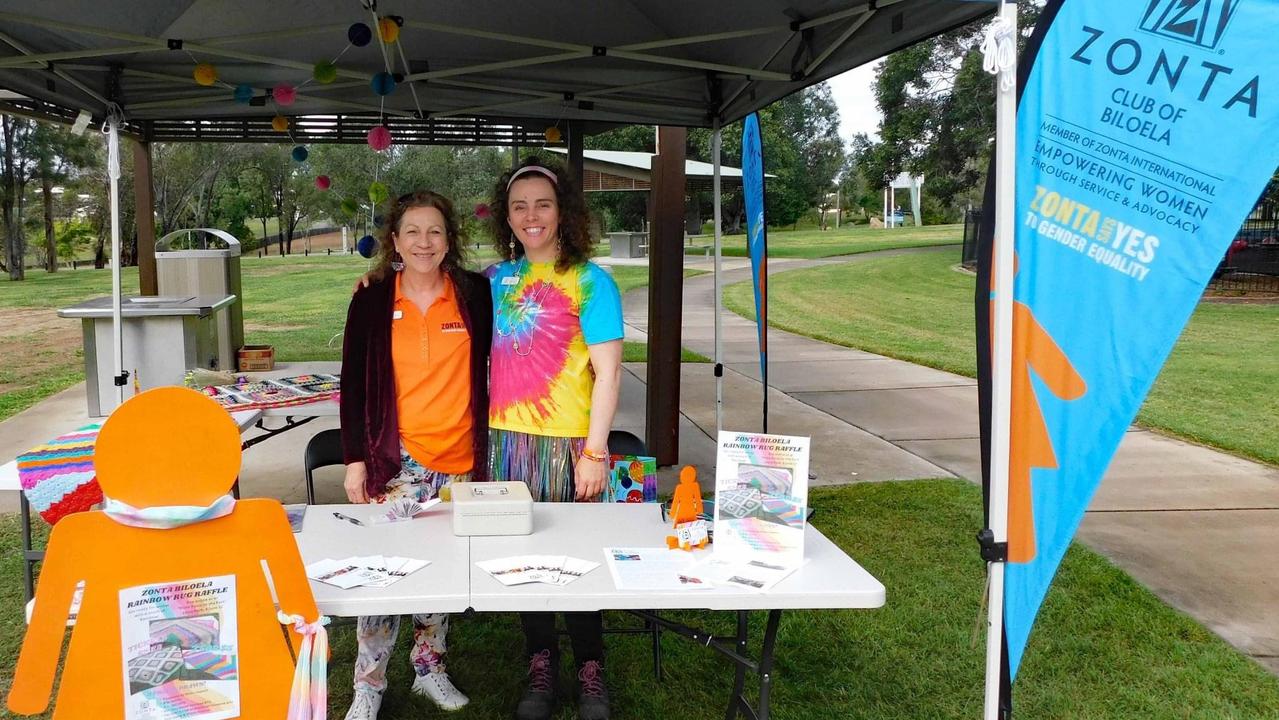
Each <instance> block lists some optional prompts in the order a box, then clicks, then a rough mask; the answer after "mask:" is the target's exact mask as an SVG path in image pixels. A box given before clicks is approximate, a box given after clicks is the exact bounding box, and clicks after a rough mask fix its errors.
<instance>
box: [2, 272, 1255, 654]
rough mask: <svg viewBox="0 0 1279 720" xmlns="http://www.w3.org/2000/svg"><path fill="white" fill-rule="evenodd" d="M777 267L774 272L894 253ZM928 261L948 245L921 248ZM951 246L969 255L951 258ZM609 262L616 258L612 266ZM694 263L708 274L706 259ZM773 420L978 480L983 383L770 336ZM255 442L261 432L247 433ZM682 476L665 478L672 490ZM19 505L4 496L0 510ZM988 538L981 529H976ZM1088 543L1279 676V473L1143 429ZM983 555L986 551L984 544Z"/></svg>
mask: <svg viewBox="0 0 1279 720" xmlns="http://www.w3.org/2000/svg"><path fill="white" fill-rule="evenodd" d="M911 252H920V251H913V250H903V251H888V252H887V253H874V254H873V255H858V256H849V257H846V258H832V259H827V260H784V259H775V260H772V261H771V263H770V268H771V272H773V273H777V272H788V271H792V270H797V269H801V268H805V267H813V266H817V265H826V264H831V263H839V262H854V263H855V262H861V261H864V260H865V259H868V258H870V257H883V256H885V255H886V254H902V253H911ZM923 252H938V250H924V251H923ZM940 252H953V253H955V255H956V257H957V256H958V249H957V248H952V249H944V250H940ZM600 260H601V261H602V262H604V263H607V262H608V259H607V258H601V259H600ZM688 267H694V268H697V269H707V270H708V269H710V263H709V262H708V261H703V260H701V259H698V260H696V261H690V262H689V263H688ZM724 267H725V269H726V272H725V273H724V276H723V278H724V282H725V284H728V283H733V282H739V281H744V280H748V279H749V269H748V267H747V264H746V262H745V261H744V260H742V259H738V258H730V259H726V260H725V261H724ZM713 303H714V295H713V278H712V277H711V276H710V275H701V276H697V277H693V278H687V279H686V280H685V282H684V319H683V345H684V346H685V347H687V348H689V349H692V350H695V351H697V352H699V353H701V354H703V355H706V356H708V357H710V356H712V355H713V353H714V347H713V345H714V342H713V332H714V314H713ZM624 304H625V307H624V311H625V316H626V322H627V337H628V338H629V339H637V340H642V339H644V337H645V332H644V331H645V330H646V327H647V320H648V315H647V308H648V294H647V290H646V289H638V290H634V291H632V292H630V293H628V294H627V295H626V297H625V299H624ZM722 326H723V333H724V342H723V348H724V362H725V365H726V369H725V377H724V393H723V397H724V418H725V425H726V426H727V427H729V428H733V429H752V430H753V429H756V428H758V427H759V426H760V383H759V380H758V377H759V370H758V355H757V346H756V339H755V325H754V323H753V322H751V321H749V320H746V319H744V318H741V317H739V316H737V315H735V314H733V313H731V312H725V313H724V315H723V318H722ZM769 347H770V352H769V359H770V370H769V381H770V386H771V387H770V389H769V411H770V412H769V417H770V420H769V427H770V429H771V430H774V431H776V432H779V433H787V434H793V435H809V436H811V437H812V438H813V458H812V472H813V474H815V475H816V480H814V483H815V484H817V485H838V484H848V483H853V482H876V481H893V480H908V479H914V478H939V477H962V478H967V479H969V480H972V481H977V480H978V478H979V467H980V465H979V458H978V440H977V387H976V382H975V381H974V380H973V379H971V378H966V377H961V376H958V375H952V374H950V373H945V372H940V371H937V370H933V369H930V368H925V367H921V366H918V365H913V364H911V363H906V362H901V361H898V360H892V359H889V358H885V357H882V356H878V355H873V354H871V353H866V352H861V351H858V350H852V349H849V348H843V347H839V346H836V345H831V344H828V343H823V342H819V341H816V340H811V339H808V338H805V337H801V336H797V335H793V334H790V333H786V332H782V331H780V330H777V329H771V330H770V331H769ZM645 373H646V365H645V364H644V363H628V364H627V365H626V367H625V372H624V373H623V383H622V397H621V403H620V407H619V411H618V415H617V419H616V422H615V423H614V426H615V427H617V428H620V429H625V430H630V431H632V432H634V433H636V434H637V435H640V436H641V437H642V436H643V434H644V412H645V410H644V398H645V385H644V381H645ZM84 392H85V391H84V386H83V384H81V385H78V386H76V387H73V388H70V389H68V390H66V391H64V392H62V393H59V394H58V395H55V396H53V397H51V398H49V399H47V400H45V401H44V402H42V403H40V404H39V405H37V406H35V407H33V408H31V409H29V410H26V411H24V412H22V413H19V414H18V415H16V416H14V417H13V418H10V419H9V420H6V421H4V422H0V461H7V460H8V459H11V458H13V457H15V456H16V455H18V454H19V453H21V452H22V451H24V450H26V449H27V448H29V447H31V446H32V445H35V444H38V443H40V442H42V441H44V440H46V439H48V438H49V437H52V436H53V435H56V434H57V433H59V432H63V431H65V429H67V428H68V427H73V426H74V423H76V422H78V420H79V419H82V418H83V413H84V407H85V405H84V402H85V398H84ZM680 406H681V412H682V417H681V419H680V459H681V462H683V463H688V464H694V465H697V466H698V467H699V469H700V470H701V471H702V472H703V473H704V474H705V475H706V476H708V477H709V474H710V473H712V472H713V470H714V462H715V443H714V439H713V436H714V432H715V381H714V377H713V375H712V367H711V366H710V365H706V364H685V365H683V367H682V368H681V400H680ZM336 426H337V420H336V418H322V419H319V420H315V421H313V422H311V423H309V424H308V425H306V426H304V427H302V428H299V429H297V430H294V431H291V432H288V433H285V434H283V435H280V436H279V437H276V438H272V439H270V440H268V441H266V442H264V443H262V444H260V445H257V446H255V447H253V448H250V449H249V450H248V451H246V452H245V453H244V460H243V467H242V471H241V476H240V477H241V488H242V491H243V493H244V494H245V495H246V496H266V497H275V498H279V499H281V500H283V501H285V502H302V501H303V500H304V499H305V490H304V484H303V479H302V454H303V448H304V447H305V445H306V442H307V440H309V439H310V437H311V436H312V435H314V434H315V433H316V432H319V431H320V430H323V429H325V428H329V427H336ZM247 434H248V435H251V434H253V431H250V433H247ZM674 474H675V469H666V470H663V472H662V484H663V486H665V487H666V488H667V489H669V488H670V486H671V485H672V484H673V482H674ZM316 475H317V482H316V487H317V496H318V501H319V502H342V501H343V500H344V494H343V492H342V488H341V478H342V470H341V468H340V467H337V468H328V469H324V470H320V471H319V472H317V473H316ZM16 509H17V495H16V493H0V511H2V512H12V511H14V510H16ZM974 530H975V528H974ZM1079 539H1080V540H1081V541H1083V542H1084V543H1086V544H1087V545H1089V546H1090V547H1092V548H1094V549H1095V550H1097V551H1099V552H1101V553H1102V554H1103V555H1105V556H1106V557H1108V558H1110V559H1111V560H1112V561H1113V562H1115V563H1116V564H1117V565H1119V566H1120V567H1122V568H1123V569H1124V570H1126V571H1127V572H1128V573H1130V574H1131V575H1132V576H1133V577H1135V578H1136V579H1137V580H1139V581H1140V582H1142V583H1143V584H1145V585H1146V586H1147V587H1149V588H1150V589H1151V590H1153V591H1154V592H1155V593H1156V594H1158V595H1159V596H1160V597H1161V598H1163V599H1164V600H1165V601H1166V602H1168V603H1169V604H1171V605H1172V606H1173V607H1176V608H1178V609H1180V610H1182V611H1184V612H1186V613H1188V614H1189V615H1191V616H1192V617H1194V618H1195V619H1197V620H1198V621H1199V622H1201V623H1202V624H1204V625H1205V626H1207V627H1208V628H1210V629H1212V630H1213V631H1215V632H1216V633H1218V634H1219V635H1221V636H1222V637H1223V638H1225V639H1226V640H1227V641H1228V642H1230V643H1231V644H1233V645H1234V646H1235V647H1237V648H1239V649H1240V650H1241V651H1243V652H1245V653H1247V654H1249V655H1250V656H1252V657H1253V658H1255V659H1256V660H1257V661H1258V662H1260V663H1262V664H1263V665H1265V666H1266V667H1268V668H1269V669H1270V670H1271V671H1273V672H1275V673H1277V674H1279V603H1276V602H1275V600H1274V598H1275V597H1276V595H1277V593H1279V563H1275V561H1274V559H1275V558H1279V468H1275V467H1271V466H1267V465H1261V464H1258V463H1254V462H1249V461H1246V460H1241V459H1239V458H1236V457H1233V456H1231V455H1227V454H1224V453H1220V452H1216V451H1213V450H1210V449H1207V448H1204V447H1201V446H1198V445H1194V444H1191V443H1186V442H1182V441H1179V440H1173V439H1170V438H1166V437H1162V436H1160V435H1157V434H1155V433H1152V432H1149V431H1145V430H1141V429H1136V428H1134V429H1132V430H1130V431H1129V432H1128V434H1127V437H1126V438H1125V439H1124V442H1123V444H1122V446H1121V447H1120V450H1119V453H1118V455H1117V456H1116V458H1115V460H1114V462H1113V463H1112V466H1111V469H1110V472H1109V473H1108V475H1107V477H1106V480H1105V482H1104V483H1103V485H1102V487H1101V489H1100V491H1099V492H1098V494H1097V497H1096V498H1095V499H1094V501H1093V503H1092V506H1091V507H1090V509H1089V511H1088V514H1087V516H1086V517H1085V519H1084V522H1083V526H1082V528H1081V530H1080V533H1079ZM973 552H974V555H975V553H976V544H975V543H974V546H973Z"/></svg>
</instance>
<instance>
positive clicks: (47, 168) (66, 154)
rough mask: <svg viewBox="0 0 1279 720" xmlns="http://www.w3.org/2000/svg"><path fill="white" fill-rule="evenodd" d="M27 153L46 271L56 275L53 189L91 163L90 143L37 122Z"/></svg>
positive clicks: (87, 140) (53, 125) (69, 132)
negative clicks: (39, 205) (40, 214)
mask: <svg viewBox="0 0 1279 720" xmlns="http://www.w3.org/2000/svg"><path fill="white" fill-rule="evenodd" d="M28 151H29V152H30V153H31V155H32V156H33V157H34V159H35V168H34V172H35V174H36V175H38V176H39V178H40V194H41V199H42V200H43V206H44V241H45V245H44V253H45V270H47V271H48V272H57V270H58V248H57V241H56V238H55V234H54V228H53V225H54V210H53V185H54V183H65V182H66V181H67V180H68V179H70V178H71V176H72V174H73V173H75V172H77V170H78V168H82V167H88V166H90V165H91V164H92V163H93V161H94V157H95V156H94V144H93V141H92V140H90V139H89V138H88V137H85V136H83V135H73V134H72V133H71V131H70V130H69V129H68V128H66V127H64V126H62V125H55V124H53V123H44V122H37V123H35V126H34V127H33V128H32V131H31V136H30V143H29V145H28Z"/></svg>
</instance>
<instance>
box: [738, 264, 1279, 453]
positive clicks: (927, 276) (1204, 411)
mask: <svg viewBox="0 0 1279 720" xmlns="http://www.w3.org/2000/svg"><path fill="white" fill-rule="evenodd" d="M958 260H959V258H958V253H957V252H954V251H951V250H945V251H938V252H935V253H931V252H930V253H920V254H912V255H910V256H903V257H886V258H874V259H870V260H866V261H864V262H856V263H850V264H847V265H836V266H831V267H822V268H812V269H808V270H796V271H793V272H788V273H780V274H778V275H776V276H774V277H770V278H769V286H770V287H769V290H770V292H769V299H770V304H769V314H770V322H771V323H772V324H773V325H776V326H777V327H780V328H783V329H785V330H790V331H792V332H796V333H799V334H802V335H808V336H810V337H814V338H818V339H820V340H825V341H827V342H832V343H837V344H840V345H846V346H849V347H855V348H859V349H862V350H867V351H869V352H873V353H878V354H880V355H887V356H889V357H895V358H900V359H902V360H909V361H910V362H914V363H919V364H921V365H928V366H930V367H935V368H939V369H942V370H948V371H950V372H954V373H959V374H961V375H968V376H975V375H976V367H977V365H976V362H977V361H976V350H975V348H974V340H973V332H974V330H973V283H974V278H973V276H971V275H968V274H964V273H959V272H955V271H954V270H953V269H952V268H953V266H954V265H955V264H956V263H957V262H958ZM724 301H725V305H727V306H728V307H729V308H730V309H732V310H733V311H735V312H737V313H739V314H741V315H744V316H746V317H752V318H753V317H754V312H755V311H754V299H753V295H752V290H751V285H750V283H740V284H735V285H732V286H729V287H728V288H727V289H726V290H725V293H724ZM814 307H838V308H846V310H845V311H843V312H840V313H838V314H829V313H828V314H821V315H815V314H814V313H813V312H812V308H814ZM1276 387H1279V305H1234V304H1230V305H1227V304H1216V303H1202V304H1200V305H1199V307H1198V309H1197V310H1196V311H1195V313H1194V315H1193V316H1192V317H1191V319H1190V322H1189V324H1188V325H1187V326H1186V330H1185V332H1184V333H1183V334H1182V336H1181V339H1180V340H1178V342H1177V345H1176V346H1175V347H1174V348H1173V351H1172V354H1171V356H1170V357H1169V359H1168V362H1167V364H1166V365H1165V366H1164V368H1163V371H1162V372H1161V373H1160V375H1159V378H1158V380H1157V381H1156V382H1155V385H1154V388H1153V389H1152V390H1151V392H1150V396H1149V398H1148V399H1147V400H1146V404H1145V405H1144V406H1143V407H1142V409H1141V412H1140V413H1139V414H1138V416H1137V420H1138V421H1139V422H1140V423H1142V424H1143V425H1146V426H1148V427H1151V428H1156V429H1159V430H1163V431H1167V432H1169V433H1172V434H1174V435H1179V436H1181V437H1186V438H1190V439H1193V440H1196V441H1199V442H1203V443H1206V444H1209V445H1213V446H1216V447H1219V448H1222V449H1224V450H1229V451H1231V452H1235V453H1238V454H1240V455H1244V456H1247V457H1251V458H1255V459H1258V460H1262V461H1265V462H1269V463H1275V464H1279V423H1276V422H1275V418H1279V395H1277V394H1276V393H1275V392H1274V391H1273V389H1274V388H1276Z"/></svg>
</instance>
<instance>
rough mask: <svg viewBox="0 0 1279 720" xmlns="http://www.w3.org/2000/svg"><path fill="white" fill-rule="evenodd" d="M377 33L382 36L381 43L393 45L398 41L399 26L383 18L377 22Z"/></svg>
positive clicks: (387, 18)
mask: <svg viewBox="0 0 1279 720" xmlns="http://www.w3.org/2000/svg"><path fill="white" fill-rule="evenodd" d="M377 33H378V35H381V36H382V42H389V43H393V42H395V41H396V40H399V39H400V24H399V23H397V22H395V21H394V20H392V19H391V18H389V17H384V18H382V19H381V20H378V21H377Z"/></svg>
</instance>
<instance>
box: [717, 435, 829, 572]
mask: <svg viewBox="0 0 1279 720" xmlns="http://www.w3.org/2000/svg"><path fill="white" fill-rule="evenodd" d="M808 445H809V439H808V438H806V437H795V436H791V435H760V434H758V433H739V432H729V431H724V432H721V433H720V434H719V452H718V453H717V454H716V463H715V542H714V544H713V545H712V547H713V548H714V550H715V555H716V557H717V558H720V559H724V560H728V561H731V562H732V561H736V562H750V561H752V560H757V561H760V562H763V563H766V564H769V565H782V566H786V567H797V566H798V565H799V564H800V563H802V562H803V561H804V522H805V518H806V517H807V512H808Z"/></svg>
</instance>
